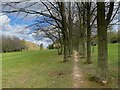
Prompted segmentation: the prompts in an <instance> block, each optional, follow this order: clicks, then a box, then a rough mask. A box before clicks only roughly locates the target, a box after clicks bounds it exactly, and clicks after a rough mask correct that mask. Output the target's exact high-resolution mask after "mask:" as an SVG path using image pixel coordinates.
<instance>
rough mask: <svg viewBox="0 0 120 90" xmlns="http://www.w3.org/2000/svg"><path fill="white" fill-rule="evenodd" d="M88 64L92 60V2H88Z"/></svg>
mask: <svg viewBox="0 0 120 90" xmlns="http://www.w3.org/2000/svg"><path fill="white" fill-rule="evenodd" d="M86 62H87V63H88V64H90V63H92V61H91V27H90V3H89V2H87V60H86Z"/></svg>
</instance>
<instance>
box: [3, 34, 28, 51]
mask: <svg viewBox="0 0 120 90" xmlns="http://www.w3.org/2000/svg"><path fill="white" fill-rule="evenodd" d="M26 48H27V46H26V45H25V42H24V41H23V40H20V39H19V38H16V37H11V38H10V37H7V36H2V52H16V51H22V50H23V49H26Z"/></svg>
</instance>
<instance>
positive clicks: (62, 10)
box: [58, 2, 69, 62]
mask: <svg viewBox="0 0 120 90" xmlns="http://www.w3.org/2000/svg"><path fill="white" fill-rule="evenodd" d="M58 4H59V7H60V13H61V17H62V34H63V44H64V59H63V62H66V61H67V60H68V54H69V53H68V32H67V22H66V15H65V7H64V2H58Z"/></svg>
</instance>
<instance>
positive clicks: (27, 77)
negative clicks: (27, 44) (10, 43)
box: [2, 50, 72, 88]
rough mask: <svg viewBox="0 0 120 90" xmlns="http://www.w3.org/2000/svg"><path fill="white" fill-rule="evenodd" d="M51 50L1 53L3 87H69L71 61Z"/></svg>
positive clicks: (70, 84)
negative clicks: (66, 60) (65, 60)
mask: <svg viewBox="0 0 120 90" xmlns="http://www.w3.org/2000/svg"><path fill="white" fill-rule="evenodd" d="M60 61H62V56H58V55H57V52H56V51H54V50H51V51H47V50H44V51H26V52H15V53H5V54H3V60H2V65H3V73H2V74H3V75H2V76H3V77H2V79H3V82H2V83H3V88H8V87H11V88H24V87H25V88H55V87H57V88H58V87H59V88H61V87H71V86H72V83H71V79H72V75H71V68H72V63H71V61H69V62H66V63H60Z"/></svg>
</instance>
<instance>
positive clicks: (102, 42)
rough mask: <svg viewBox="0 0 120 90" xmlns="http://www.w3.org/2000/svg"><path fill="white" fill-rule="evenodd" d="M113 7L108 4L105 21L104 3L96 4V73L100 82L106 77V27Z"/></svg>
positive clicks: (112, 4)
mask: <svg viewBox="0 0 120 90" xmlns="http://www.w3.org/2000/svg"><path fill="white" fill-rule="evenodd" d="M113 7H114V3H113V2H110V8H109V12H108V15H107V19H105V3H104V2H97V29H98V30H97V31H98V72H99V74H100V76H99V77H100V81H103V80H107V76H108V75H107V74H108V46H107V26H108V25H109V22H110V18H111V16H112V12H113Z"/></svg>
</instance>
